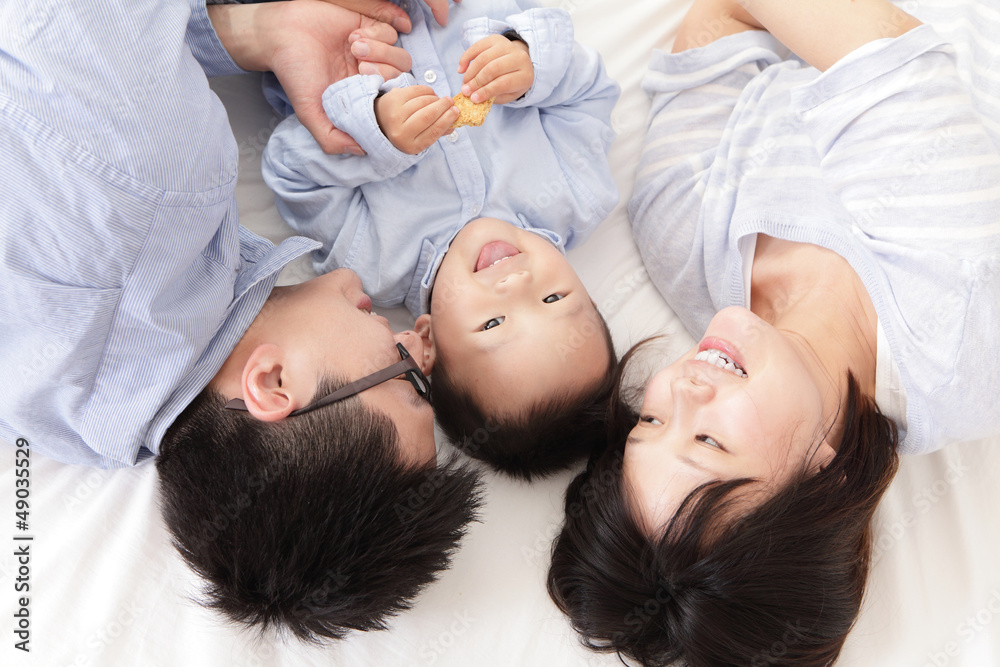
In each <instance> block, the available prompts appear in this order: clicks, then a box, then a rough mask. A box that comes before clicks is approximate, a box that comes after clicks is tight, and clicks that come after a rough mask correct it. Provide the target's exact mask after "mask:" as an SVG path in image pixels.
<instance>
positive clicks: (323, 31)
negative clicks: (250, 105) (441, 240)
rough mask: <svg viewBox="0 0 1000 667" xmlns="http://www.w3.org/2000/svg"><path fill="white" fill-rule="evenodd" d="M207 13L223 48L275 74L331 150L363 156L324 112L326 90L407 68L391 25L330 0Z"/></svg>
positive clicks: (242, 62)
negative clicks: (361, 77) (355, 78)
mask: <svg viewBox="0 0 1000 667" xmlns="http://www.w3.org/2000/svg"><path fill="white" fill-rule="evenodd" d="M208 9H209V17H210V18H211V20H212V24H213V26H214V27H215V30H216V32H217V33H218V35H219V38H220V39H221V40H222V44H223V46H225V48H226V50H227V51H228V52H229V54H230V55H231V56H232V57H233V60H235V61H236V64H238V65H239V66H240V67H242V68H243V69H247V70H256V71H272V72H274V73H275V74H276V75H277V77H278V81H279V82H280V83H281V85H282V87H283V88H284V89H285V93H286V94H287V95H288V99H289V101H290V102H291V103H292V106H293V107H294V109H295V113H296V115H297V116H298V118H299V120H300V121H301V122H302V124H303V125H304V126H305V127H306V128H307V129H308V130H309V131H310V132H311V133H312V135H313V136H314V137H315V138H316V141H317V142H318V143H319V145H320V147H321V148H322V149H323V151H324V152H326V153H331V154H336V153H345V152H350V153H355V154H361V148H360V147H359V146H358V144H357V142H355V141H354V140H353V139H351V137H350V136H348V135H347V134H345V133H344V132H341V131H340V130H338V129H337V128H335V127H334V126H333V123H331V122H330V119H329V118H328V117H327V115H326V112H325V111H324V110H323V99H322V97H323V91H325V90H326V89H327V87H328V86H329V85H330V84H332V83H334V82H336V81H339V80H340V79H343V78H345V77H347V76H351V75H353V74H357V73H358V72H359V71H360V72H361V73H362V74H375V73H378V74H381V75H382V76H383V77H384V78H386V79H390V78H393V77H395V76H398V75H399V73H400V72H404V71H408V70H409V69H410V66H411V61H410V56H409V54H408V53H406V51H404V50H402V49H400V48H398V47H395V46H392V44H393V43H394V42H395V41H396V38H397V37H398V35H397V33H396V31H395V30H394V29H393V28H392V27H391V26H389V25H387V24H385V23H381V22H378V21H375V20H374V19H371V18H368V17H365V16H361V15H360V14H357V13H356V12H352V11H349V10H347V9H344V8H343V7H339V6H337V5H335V4H332V3H330V2H325V1H321V0H296V1H295V2H272V3H262V4H250V5H212V6H210V7H209V8H208Z"/></svg>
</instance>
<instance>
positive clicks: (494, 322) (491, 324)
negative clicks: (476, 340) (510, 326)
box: [483, 315, 507, 331]
mask: <svg viewBox="0 0 1000 667" xmlns="http://www.w3.org/2000/svg"><path fill="white" fill-rule="evenodd" d="M505 319H507V318H506V317H503V316H502V315H501V316H500V317H494V318H493V319H492V320H488V321H487V322H486V324H484V325H483V331H489V330H490V329H492V328H493V327H498V326H500V324H501V323H502V322H503V321H504V320H505Z"/></svg>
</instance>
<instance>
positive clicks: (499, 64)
mask: <svg viewBox="0 0 1000 667" xmlns="http://www.w3.org/2000/svg"><path fill="white" fill-rule="evenodd" d="M463 72H464V73H465V76H464V77H463V78H462V82H463V85H462V92H463V93H464V94H465V95H466V97H468V98H470V99H471V100H472V101H473V102H476V103H479V102H484V101H486V100H488V99H490V98H493V97H495V98H496V99H495V100H493V102H494V104H506V103H507V102H510V101H512V100H516V99H517V98H519V97H521V95H524V94H525V93H526V92H528V89H529V88H531V84H533V83H534V82H535V68H534V67H533V66H532V64H531V57H530V56H528V45H527V44H525V43H524V42H520V41H516V40H515V41H511V40H509V39H507V38H506V37H504V36H503V35H490V36H489V37H487V38H485V39H481V40H479V41H478V42H476V43H475V44H473V45H472V46H470V47H469V49H468V50H467V51H466V52H465V53H463V54H462V59H461V60H460V61H459V63H458V73H459V74H462V73H463Z"/></svg>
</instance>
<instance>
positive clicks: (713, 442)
mask: <svg viewBox="0 0 1000 667" xmlns="http://www.w3.org/2000/svg"><path fill="white" fill-rule="evenodd" d="M695 440H698V441H700V442H704V443H705V444H706V445H709V446H710V447H715V448H716V449H721V450H722V451H727V450H726V448H725V447H723V446H722V443H721V442H719V441H718V440H716V439H715V438H713V437H712V436H710V435H705V434H702V435H699V436H696V437H695Z"/></svg>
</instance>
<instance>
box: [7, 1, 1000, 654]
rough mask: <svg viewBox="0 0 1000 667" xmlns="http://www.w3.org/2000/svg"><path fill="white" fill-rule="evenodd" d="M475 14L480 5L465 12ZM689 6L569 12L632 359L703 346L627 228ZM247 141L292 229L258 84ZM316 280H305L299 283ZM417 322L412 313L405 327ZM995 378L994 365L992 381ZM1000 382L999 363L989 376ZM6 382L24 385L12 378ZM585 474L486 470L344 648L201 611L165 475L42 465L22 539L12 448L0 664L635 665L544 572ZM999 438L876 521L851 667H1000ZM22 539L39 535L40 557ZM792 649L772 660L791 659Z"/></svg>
mask: <svg viewBox="0 0 1000 667" xmlns="http://www.w3.org/2000/svg"><path fill="white" fill-rule="evenodd" d="M465 1H466V2H474V1H475V0H465ZM689 2H690V0H637V1H635V2H630V3H622V2H615V1H613V0H564V1H563V2H556V1H555V0H550V3H549V4H553V5H560V6H562V7H564V8H566V9H568V10H569V11H570V12H571V13H572V15H573V19H574V22H575V24H576V27H577V38H578V39H579V40H580V41H582V42H584V43H587V44H590V45H593V46H595V47H596V48H598V49H599V50H600V51H601V53H602V54H603V55H604V57H605V59H606V62H607V66H608V69H609V71H610V73H611V75H612V76H614V77H616V78H617V79H618V80H619V81H620V82H621V84H622V87H623V94H622V99H621V101H620V102H619V104H618V107H617V108H616V110H615V113H614V116H613V119H614V126H615V129H616V131H617V132H618V135H619V136H618V139H617V140H616V142H615V144H614V147H613V149H612V156H611V159H612V165H613V168H614V173H615V175H616V178H617V181H618V185H619V187H620V189H621V193H622V204H620V205H619V206H618V208H617V209H616V210H615V211H614V213H613V214H612V216H611V217H610V218H609V220H608V221H606V222H605V223H604V224H603V225H602V226H601V228H600V229H599V230H598V231H597V233H596V234H595V236H594V237H593V240H591V241H590V242H588V243H587V244H586V245H585V246H584V247H582V248H579V249H577V250H575V251H574V252H572V253H571V254H570V258H571V260H572V262H573V264H574V266H575V267H576V268H577V270H578V271H579V272H580V274H581V276H582V277H583V280H584V282H585V283H586V285H587V287H588V289H589V290H590V291H591V294H592V295H593V297H594V299H595V301H596V302H597V303H598V305H599V306H600V307H601V309H602V311H603V312H604V313H605V315H606V316H607V317H608V320H609V322H610V325H611V328H612V332H613V333H614V334H615V336H616V339H617V342H618V345H619V348H620V349H621V350H624V349H626V348H627V347H628V346H629V345H630V344H631V343H633V342H635V341H637V340H639V339H641V338H642V337H645V336H647V335H649V334H652V333H659V332H665V333H667V334H668V337H669V344H670V347H671V349H672V351H673V352H675V353H676V352H680V351H681V350H684V349H685V348H686V347H687V346H688V345H690V344H691V342H692V341H691V338H690V337H689V336H688V335H687V334H686V333H684V332H683V331H682V330H681V329H680V326H679V324H678V322H677V320H676V318H675V317H674V316H673V314H672V313H671V312H670V310H669V309H668V308H667V307H666V305H665V304H664V303H663V301H662V299H661V298H660V296H659V294H658V293H657V291H656V290H655V288H654V287H653V286H652V285H651V284H650V283H649V281H648V279H647V278H646V276H645V273H644V271H643V268H642V263H641V261H640V260H639V256H638V253H637V251H636V249H635V246H634V244H633V243H632V239H631V234H630V231H629V226H628V220H627V217H626V214H625V202H627V200H628V197H629V194H630V192H631V189H632V183H633V176H634V174H633V169H634V165H635V163H636V161H637V158H638V154H639V150H640V145H641V142H642V139H643V134H644V125H645V117H646V112H647V110H648V102H647V100H646V98H645V96H644V95H643V94H642V93H641V91H640V90H639V80H640V78H641V76H642V73H643V71H644V70H645V65H646V61H647V59H648V55H649V53H650V50H651V49H652V48H653V46H655V45H661V46H662V45H666V44H668V43H669V41H670V40H671V39H672V37H673V35H674V33H675V32H676V29H677V25H678V24H679V22H680V19H681V18H682V17H683V14H684V12H685V10H686V8H687V6H688V4H689ZM213 87H214V88H215V90H216V91H217V92H218V93H219V95H220V97H222V99H223V101H224V102H225V103H226V106H227V108H228V109H229V113H230V118H231V121H232V124H233V129H234V134H235V136H236V139H237V142H238V143H239V146H240V156H241V157H240V168H241V171H240V181H239V186H238V188H237V197H238V199H239V207H240V215H241V220H242V221H243V223H244V224H246V225H247V226H249V227H250V228H252V229H253V230H254V231H257V232H258V233H261V234H263V235H265V236H268V237H269V238H271V239H273V240H278V239H280V238H283V237H285V236H287V235H288V234H289V230H288V229H287V228H286V227H285V225H284V224H283V223H282V222H281V220H280V219H279V217H278V215H277V213H276V211H275V209H274V205H273V202H272V198H271V195H270V192H269V191H268V190H267V188H266V186H265V185H264V183H263V181H262V180H261V177H260V164H259V162H260V152H261V149H262V148H263V146H264V144H265V143H266V141H267V137H268V135H269V133H270V131H271V129H272V128H273V127H274V125H275V124H276V121H275V120H274V119H273V117H272V116H271V114H270V112H269V109H268V108H267V107H266V105H265V103H264V101H263V99H262V98H261V96H260V92H259V78H258V77H256V76H250V75H248V76H246V77H234V78H229V79H219V80H217V81H215V82H214V83H213ZM310 275H311V270H310V269H309V267H308V263H307V262H305V261H302V262H300V263H297V264H295V265H293V266H292V267H290V268H289V269H288V270H287V271H286V273H285V274H284V275H283V276H282V281H283V282H297V281H299V280H302V279H304V278H307V277H309V276H310ZM390 319H392V320H393V322H394V323H395V324H397V325H404V324H407V323H408V321H407V316H406V314H405V313H403V312H397V313H393V314H391V315H390ZM985 370H986V369H984V371H985ZM990 370H992V372H996V369H990ZM5 381H11V379H10V378H5ZM570 478H571V474H570V473H568V472H567V473H564V474H561V475H557V476H556V477H554V478H552V479H549V480H545V481H542V482H539V483H536V484H532V485H525V484H520V483H514V482H511V481H509V480H506V479H503V478H499V477H495V476H491V475H488V476H487V483H488V498H487V504H486V507H485V510H484V512H483V517H482V518H483V520H482V522H481V523H479V524H475V525H473V526H472V528H471V529H470V531H469V534H468V535H467V536H466V538H465V539H464V541H463V543H462V548H461V550H460V552H459V553H458V555H457V557H456V559H455V562H454V567H453V568H452V569H451V570H449V571H448V572H446V573H445V574H444V575H443V576H442V577H441V579H440V580H439V581H438V582H436V583H435V584H433V585H431V586H430V587H428V588H427V589H426V590H425V591H424V592H423V593H422V594H421V595H420V596H419V597H418V598H417V601H416V606H415V608H414V609H413V610H412V611H410V612H408V613H405V614H402V615H400V616H399V617H397V618H396V619H395V621H394V622H393V623H392V630H391V631H390V632H378V633H356V634H354V635H352V636H351V637H349V638H348V639H347V640H346V641H343V642H340V643H338V644H336V645H333V646H329V647H320V648H317V647H311V646H303V645H300V644H297V643H294V642H292V641H281V640H275V639H273V638H269V639H265V640H256V639H255V638H254V637H252V636H250V635H247V634H245V633H243V632H240V631H237V630H236V629H234V628H232V627H230V626H227V625H225V624H224V623H222V622H221V621H220V619H219V618H217V617H216V616H214V615H213V614H211V613H209V612H207V611H205V610H203V609H202V608H200V607H199V606H198V605H197V604H195V603H194V602H192V600H191V598H192V596H195V595H196V594H197V586H198V580H197V578H196V577H195V576H194V575H193V574H192V573H191V572H190V571H189V570H188V569H187V568H186V566H185V565H184V564H183V562H182V561H181V559H180V558H179V556H178V555H177V554H176V552H175V551H174V549H173V548H172V547H171V546H170V544H169V540H168V537H167V534H166V532H165V530H164V528H163V525H162V522H161V520H160V517H159V512H158V507H157V500H156V498H157V489H156V473H155V470H154V469H153V467H152V465H148V464H147V465H143V466H139V467H138V468H135V469H131V470H125V471H114V472H105V471H99V470H92V469H89V468H83V467H77V466H66V465H62V464H59V463H55V462H53V461H48V460H45V459H42V458H40V457H36V458H33V459H32V460H31V497H30V502H31V506H30V528H29V530H28V531H27V532H24V533H22V532H21V531H18V530H17V529H16V528H15V522H16V521H17V517H16V516H15V495H14V490H15V465H14V447H13V445H9V443H8V444H3V445H0V517H3V520H2V521H0V525H2V526H3V528H2V529H0V665H36V666H45V667H62V666H69V665H74V666H79V667H84V666H87V665H102V666H103V665H114V666H118V665H142V666H161V665H187V666H192V667H196V666H200V665H213V666H214V665H240V666H246V667H252V666H258V665H260V666H271V665H288V666H293V665H294V666H299V665H317V666H338V667H340V666H350V667H355V666H357V667H369V666H377V667H383V666H386V667H396V666H400V667H417V666H420V667H429V666H430V665H439V666H442V667H460V666H461V667H465V666H470V665H474V666H476V667H494V666H495V667H501V666H503V667H508V666H517V665H524V666H532V667H533V666H539V667H541V666H563V665H565V666H579V665H593V666H595V667H596V666H599V665H618V664H620V663H619V662H618V659H617V658H616V657H615V656H607V655H598V654H594V653H590V652H588V651H586V650H584V649H583V648H581V647H580V646H579V644H578V641H577V638H576V637H575V635H574V634H573V632H572V630H571V629H570V627H569V625H568V623H567V622H566V621H565V620H564V619H563V618H562V616H561V615H560V614H559V612H558V611H557V610H556V608H555V606H554V605H553V604H552V603H551V602H550V601H549V599H548V597H547V595H546V593H545V589H544V581H545V573H546V569H547V564H548V553H549V548H550V542H551V539H552V537H553V536H554V535H555V534H556V532H557V530H558V527H559V523H560V520H561V513H562V494H563V491H564V489H565V487H566V484H567V483H568V481H569V479H570ZM998 481H1000V437H996V438H992V439H991V440H989V441H986V442H980V443H969V444H963V445H954V446H950V447H948V448H946V449H944V450H942V451H940V452H937V453H935V454H932V455H928V456H923V457H915V458H908V459H906V460H904V462H903V465H902V468H901V470H900V473H899V475H898V477H897V479H896V481H895V482H894V484H893V486H892V488H891V489H890V491H889V492H888V494H887V497H886V498H885V500H884V502H883V503H882V506H881V508H880V510H879V514H878V524H877V531H876V534H877V537H878V544H877V549H876V555H877V558H878V561H877V564H876V565H875V568H874V571H873V574H872V577H871V585H870V589H869V594H868V598H867V602H866V604H865V608H864V611H863V613H862V616H861V618H860V620H859V622H858V625H857V627H856V629H855V630H854V631H853V633H852V634H851V636H850V638H849V639H848V642H847V646H846V648H845V650H844V653H843V656H842V658H841V660H840V662H839V663H838V664H839V665H842V666H845V667H847V666H851V667H855V666H857V667H871V666H878V667H881V666H889V667H894V666H900V667H904V666H906V667H924V666H925V665H927V666H935V667H943V666H945V665H948V666H963V667H988V666H995V665H1000V564H998V563H1000V521H998V519H997V512H998V508H1000V484H998ZM15 535H32V536H34V540H33V541H31V542H30V543H26V542H15V541H14V539H13V538H14V536H15ZM23 544H30V565H29V566H28V567H29V568H30V574H29V575H28V576H29V577H30V582H29V583H30V587H31V590H30V593H29V594H28V597H30V603H29V605H28V609H29V614H30V616H29V619H30V633H31V634H30V648H31V652H30V653H28V654H26V653H23V652H21V651H19V650H16V649H15V648H14V644H15V642H16V641H19V639H18V638H17V636H16V635H15V634H14V630H15V629H16V627H17V621H18V619H17V618H15V617H14V614H15V613H16V612H18V610H19V609H20V606H21V605H20V603H19V598H20V597H22V595H24V594H23V593H18V592H16V591H15V585H17V583H18V581H17V579H18V577H19V576H22V575H21V574H19V567H20V563H19V562H18V559H17V558H16V557H15V556H14V552H15V549H16V548H17V546H20V545H23ZM781 650H782V647H781V646H780V645H776V646H775V647H774V654H775V655H778V654H779V653H780V652H781Z"/></svg>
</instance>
